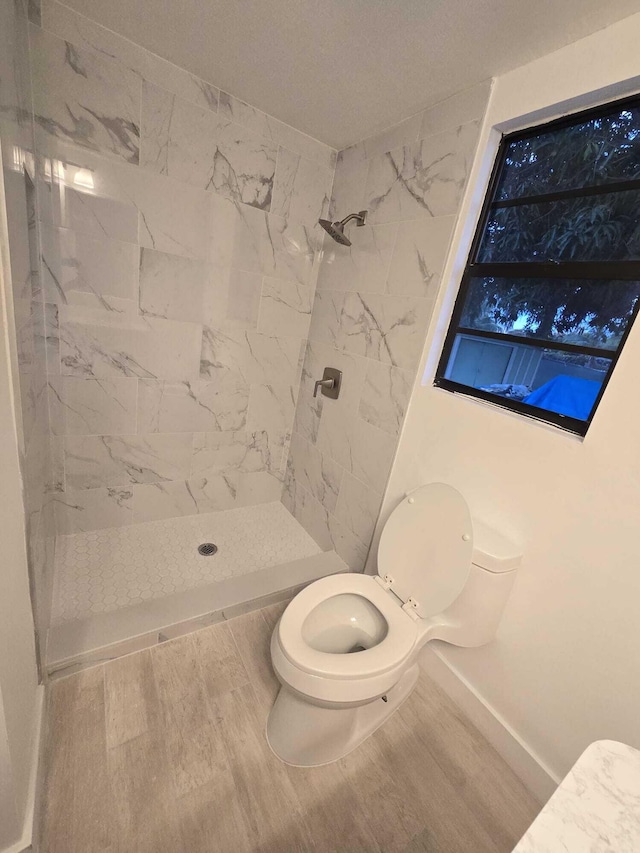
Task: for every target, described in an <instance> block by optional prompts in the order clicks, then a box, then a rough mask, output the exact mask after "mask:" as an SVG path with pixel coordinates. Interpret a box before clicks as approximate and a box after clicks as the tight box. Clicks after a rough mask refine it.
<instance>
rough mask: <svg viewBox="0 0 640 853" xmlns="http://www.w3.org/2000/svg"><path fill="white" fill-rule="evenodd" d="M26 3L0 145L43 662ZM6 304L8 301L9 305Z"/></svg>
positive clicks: (41, 395) (47, 547) (46, 570)
mask: <svg viewBox="0 0 640 853" xmlns="http://www.w3.org/2000/svg"><path fill="white" fill-rule="evenodd" d="M32 11H33V12H34V13H35V9H31V7H29V8H28V7H27V4H26V3H25V2H23V0H15V2H14V0H2V2H0V142H1V146H2V166H3V173H4V189H5V205H6V213H7V225H8V231H9V259H10V269H11V287H12V293H11V296H12V297H13V320H14V327H13V328H12V329H10V330H9V335H10V336H12V335H13V334H14V333H15V342H16V351H17V363H16V364H13V365H12V369H13V370H15V378H16V380H17V381H16V387H15V393H16V403H17V420H18V423H17V425H16V426H17V433H18V442H19V448H20V455H21V460H20V463H21V473H22V478H23V483H24V492H23V500H24V506H25V513H26V536H27V556H28V562H29V580H30V587H31V598H32V603H33V611H34V621H35V627H36V633H37V636H38V650H39V653H40V657H41V659H42V658H43V657H44V653H45V640H46V631H47V628H48V625H49V614H50V607H51V597H52V578H53V546H54V521H53V507H52V505H51V503H50V502H49V500H48V497H49V494H48V493H49V488H50V485H51V482H52V476H53V475H52V468H51V457H50V446H49V417H48V406H47V390H46V389H47V370H46V358H47V355H46V347H45V316H46V313H45V306H44V303H43V293H42V279H41V277H40V274H39V233H38V230H39V229H38V209H37V198H36V189H35V171H34V145H33V109H32V103H31V79H30V71H29V51H28V14H29V13H30V12H32ZM10 301H11V300H10Z"/></svg>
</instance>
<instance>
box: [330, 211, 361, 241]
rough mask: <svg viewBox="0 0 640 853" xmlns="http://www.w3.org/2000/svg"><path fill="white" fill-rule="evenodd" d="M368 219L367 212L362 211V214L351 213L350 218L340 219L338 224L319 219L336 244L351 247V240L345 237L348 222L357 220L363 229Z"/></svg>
mask: <svg viewBox="0 0 640 853" xmlns="http://www.w3.org/2000/svg"><path fill="white" fill-rule="evenodd" d="M366 218H367V211H366V210H361V211H360V213H350V214H349V216H345V218H344V219H340V220H339V221H337V222H329V220H328V219H319V220H318V222H319V223H320V225H322V227H323V228H324V230H325V231H326V232H327V234H328V235H329V236H330V237H333V239H334V240H335V241H336V243H340V244H341V245H342V246H350V245H351V240H349V238H348V237H345V235H344V226H345V225H346V224H347V222H350V221H351V220H352V219H356V220H357V222H356V224H357V225H358V226H359V227H361V226H362V225H364V223H365V221H366Z"/></svg>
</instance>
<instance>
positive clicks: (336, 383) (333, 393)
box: [313, 367, 342, 400]
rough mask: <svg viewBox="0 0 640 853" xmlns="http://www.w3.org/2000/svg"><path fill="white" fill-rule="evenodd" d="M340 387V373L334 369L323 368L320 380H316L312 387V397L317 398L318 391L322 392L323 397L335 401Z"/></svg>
mask: <svg viewBox="0 0 640 853" xmlns="http://www.w3.org/2000/svg"><path fill="white" fill-rule="evenodd" d="M341 385H342V371H341V370H338V369H337V368H335V367H325V369H324V371H323V372H322V379H317V380H316V382H315V384H314V386H313V396H314V397H317V396H318V390H322V396H323V397H329V398H330V399H331V400H337V399H338V395H339V394H340V386H341Z"/></svg>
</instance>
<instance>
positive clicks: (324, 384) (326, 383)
mask: <svg viewBox="0 0 640 853" xmlns="http://www.w3.org/2000/svg"><path fill="white" fill-rule="evenodd" d="M335 384H336V380H335V379H318V380H317V381H316V384H315V385H314V386H313V396H314V397H317V396H318V389H319V388H327V389H329V390H330V389H331V388H333V386H334V385H335Z"/></svg>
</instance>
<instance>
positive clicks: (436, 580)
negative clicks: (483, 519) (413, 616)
mask: <svg viewBox="0 0 640 853" xmlns="http://www.w3.org/2000/svg"><path fill="white" fill-rule="evenodd" d="M472 550H473V529H472V526H471V515H470V514H469V507H468V506H467V504H466V501H465V499H464V498H463V497H462V495H461V494H460V492H458V491H456V490H455V489H454V488H452V487H451V486H447V485H445V484H444V483H430V484H429V485H427V486H421V487H420V488H419V489H416V491H415V492H411V494H410V495H409V496H408V497H406V498H404V500H403V501H402V502H401V503H400V504H399V505H398V506H397V507H396V508H395V509H394V511H393V512H392V513H391V515H390V516H389V520H388V521H387V523H386V524H385V526H384V529H383V531H382V537H381V539H380V545H379V546H378V574H379V575H380V576H381V577H383V578H384V577H385V575H388V576H390V577H391V578H392V584H391V590H392V591H393V592H394V593H395V594H396V595H397V596H398V597H399V598H401V599H402V601H407V599H408V598H409V597H412V598H413V599H415V600H416V601H417V602H418V606H417V607H416V608H415V611H416V612H417V614H418V615H419V616H422V617H427V616H434V615H435V614H436V613H442V612H443V610H446V608H447V607H448V606H449V605H450V604H452V603H453V601H454V600H455V599H456V598H457V597H458V595H459V594H460V592H461V591H462V588H463V587H464V585H465V583H466V581H467V578H468V576H469V571H470V570H471V553H472Z"/></svg>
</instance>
